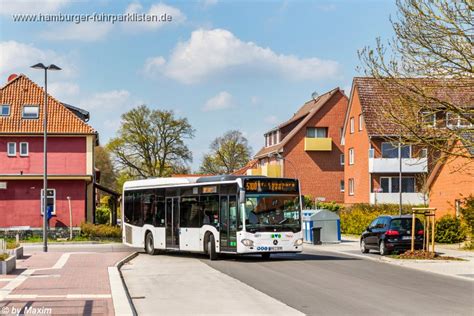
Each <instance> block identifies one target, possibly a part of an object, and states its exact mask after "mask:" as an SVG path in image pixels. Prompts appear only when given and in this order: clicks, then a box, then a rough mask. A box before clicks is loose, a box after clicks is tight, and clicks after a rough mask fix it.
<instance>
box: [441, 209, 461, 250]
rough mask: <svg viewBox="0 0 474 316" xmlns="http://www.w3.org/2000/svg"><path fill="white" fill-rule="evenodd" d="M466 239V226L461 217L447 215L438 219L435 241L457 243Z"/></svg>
mask: <svg viewBox="0 0 474 316" xmlns="http://www.w3.org/2000/svg"><path fill="white" fill-rule="evenodd" d="M465 239H466V226H465V225H463V223H462V222H461V219H460V218H457V217H455V216H451V215H445V216H443V217H441V218H440V219H439V220H437V221H436V229H435V241H436V242H439V243H443V244H455V243H459V242H462V241H464V240H465Z"/></svg>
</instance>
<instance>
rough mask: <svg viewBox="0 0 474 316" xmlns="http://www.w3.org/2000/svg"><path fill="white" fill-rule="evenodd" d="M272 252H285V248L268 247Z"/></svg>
mask: <svg viewBox="0 0 474 316" xmlns="http://www.w3.org/2000/svg"><path fill="white" fill-rule="evenodd" d="M268 248H269V250H270V251H277V250H283V247H268Z"/></svg>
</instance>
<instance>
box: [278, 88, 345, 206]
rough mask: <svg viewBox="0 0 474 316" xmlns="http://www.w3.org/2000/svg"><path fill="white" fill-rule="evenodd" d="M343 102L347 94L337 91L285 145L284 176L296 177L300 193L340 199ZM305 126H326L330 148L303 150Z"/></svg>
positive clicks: (342, 195) (342, 174)
mask: <svg viewBox="0 0 474 316" xmlns="http://www.w3.org/2000/svg"><path fill="white" fill-rule="evenodd" d="M347 103H348V100H347V97H346V96H345V95H343V94H342V93H340V92H337V93H336V94H335V95H334V96H333V97H332V98H331V99H330V100H329V101H328V102H327V103H326V104H325V105H324V107H323V108H321V109H320V110H319V111H318V112H317V113H316V115H315V116H314V117H313V118H312V119H311V120H309V121H308V123H307V124H306V126H305V127H303V128H302V129H301V130H300V131H299V132H298V133H297V134H296V135H295V136H294V137H293V138H292V139H291V140H290V141H289V142H288V143H287V144H286V145H285V148H284V157H285V160H284V176H285V177H297V178H299V179H300V181H301V191H302V193H303V194H304V195H311V196H312V197H324V198H325V199H326V201H337V202H343V201H344V194H343V193H342V192H341V191H340V181H341V180H343V179H344V167H343V166H341V164H340V161H339V159H340V155H341V154H342V153H343V147H342V145H341V132H340V129H341V127H342V126H343V124H344V114H345V112H346V109H347ZM307 127H328V137H330V138H332V151H305V150H304V138H305V136H306V128H307Z"/></svg>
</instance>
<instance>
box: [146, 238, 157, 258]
mask: <svg viewBox="0 0 474 316" xmlns="http://www.w3.org/2000/svg"><path fill="white" fill-rule="evenodd" d="M145 251H146V253H147V254H149V255H151V256H154V255H156V254H157V253H158V250H156V249H155V242H154V240H153V234H152V233H151V232H148V233H146V236H145Z"/></svg>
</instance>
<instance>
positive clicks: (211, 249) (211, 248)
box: [207, 234, 217, 260]
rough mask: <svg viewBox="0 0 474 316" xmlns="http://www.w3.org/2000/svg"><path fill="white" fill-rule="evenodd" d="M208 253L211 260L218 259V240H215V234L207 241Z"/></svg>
mask: <svg viewBox="0 0 474 316" xmlns="http://www.w3.org/2000/svg"><path fill="white" fill-rule="evenodd" d="M207 253H208V254H209V260H216V259H217V252H216V240H215V239H214V235H213V234H211V235H210V236H209V239H208V241H207Z"/></svg>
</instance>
